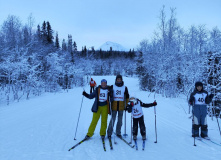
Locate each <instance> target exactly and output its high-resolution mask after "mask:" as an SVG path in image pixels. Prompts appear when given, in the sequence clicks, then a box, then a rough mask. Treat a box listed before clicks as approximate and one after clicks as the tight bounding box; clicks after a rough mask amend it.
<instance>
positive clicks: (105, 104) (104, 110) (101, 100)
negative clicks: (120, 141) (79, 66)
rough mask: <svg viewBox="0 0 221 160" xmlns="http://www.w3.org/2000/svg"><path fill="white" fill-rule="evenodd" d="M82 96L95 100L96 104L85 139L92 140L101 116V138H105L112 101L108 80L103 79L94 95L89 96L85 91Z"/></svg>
mask: <svg viewBox="0 0 221 160" xmlns="http://www.w3.org/2000/svg"><path fill="white" fill-rule="evenodd" d="M82 94H83V95H84V96H85V97H87V98H89V99H93V98H95V101H94V104H93V106H92V109H91V111H92V112H93V118H92V121H91V124H90V127H89V128H88V133H87V135H86V137H85V138H90V137H92V136H93V134H94V130H95V128H96V125H97V122H98V120H99V119H100V115H101V128H100V136H101V138H104V137H105V135H106V129H107V117H108V114H110V107H109V106H110V101H112V90H111V88H110V86H107V80H105V79H102V80H101V85H99V86H98V87H97V88H96V89H95V91H94V92H93V93H91V94H87V93H86V92H85V91H83V93H82Z"/></svg>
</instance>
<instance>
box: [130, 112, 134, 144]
mask: <svg viewBox="0 0 221 160" xmlns="http://www.w3.org/2000/svg"><path fill="white" fill-rule="evenodd" d="M132 124H133V116H132V113H131V137H130V143H131V144H132V134H133V126H132Z"/></svg>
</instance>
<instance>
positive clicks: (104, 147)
mask: <svg viewBox="0 0 221 160" xmlns="http://www.w3.org/2000/svg"><path fill="white" fill-rule="evenodd" d="M88 139H89V138H84V139H82V140H81V141H80V142H78V143H77V144H75V145H74V146H72V147H71V148H70V149H69V150H68V151H71V150H72V149H75V147H77V146H79V145H80V144H82V143H83V142H84V141H86V140H88ZM108 139H109V144H110V149H111V150H113V145H112V140H111V138H108ZM101 140H102V144H103V149H104V151H106V146H105V140H104V137H102V138H101Z"/></svg>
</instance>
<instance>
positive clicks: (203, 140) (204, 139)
mask: <svg viewBox="0 0 221 160" xmlns="http://www.w3.org/2000/svg"><path fill="white" fill-rule="evenodd" d="M196 140H199V141H201V142H202V143H204V144H206V145H209V144H208V143H206V141H209V142H211V143H213V144H215V145H217V146H220V147H221V144H220V143H217V142H214V141H213V140H211V139H210V138H209V139H206V138H201V137H196Z"/></svg>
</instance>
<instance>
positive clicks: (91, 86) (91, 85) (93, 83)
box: [90, 78, 97, 93]
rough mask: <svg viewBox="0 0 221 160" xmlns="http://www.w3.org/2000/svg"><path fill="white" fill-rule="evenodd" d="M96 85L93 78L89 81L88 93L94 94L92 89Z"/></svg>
mask: <svg viewBox="0 0 221 160" xmlns="http://www.w3.org/2000/svg"><path fill="white" fill-rule="evenodd" d="M96 86H97V84H96V82H95V81H94V80H93V78H91V81H90V93H92V92H94V87H96Z"/></svg>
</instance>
